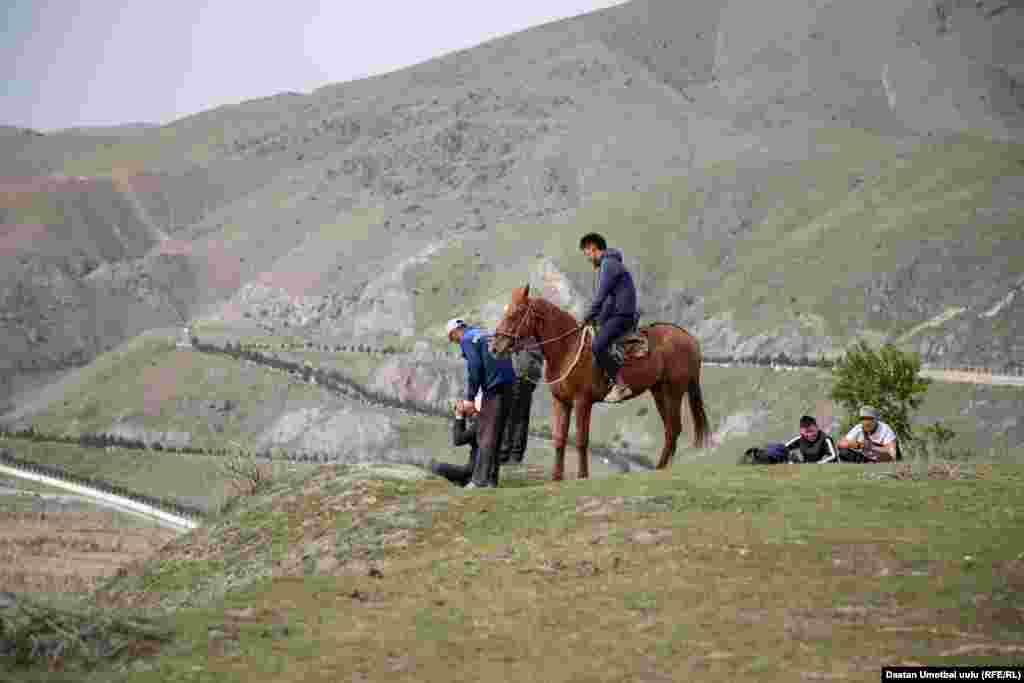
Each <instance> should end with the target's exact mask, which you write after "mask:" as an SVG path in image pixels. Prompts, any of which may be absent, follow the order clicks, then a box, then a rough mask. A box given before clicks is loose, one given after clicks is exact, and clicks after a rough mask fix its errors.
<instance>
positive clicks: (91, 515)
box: [0, 511, 177, 594]
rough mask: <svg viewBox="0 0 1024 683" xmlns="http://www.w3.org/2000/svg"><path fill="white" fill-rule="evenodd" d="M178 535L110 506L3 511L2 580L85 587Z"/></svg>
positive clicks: (38, 586)
mask: <svg viewBox="0 0 1024 683" xmlns="http://www.w3.org/2000/svg"><path fill="white" fill-rule="evenodd" d="M176 536H177V533H176V532H174V531H171V530H168V529H162V528H160V527H157V526H155V525H147V524H134V525H133V524H130V523H125V522H124V521H123V519H122V518H120V516H118V515H116V514H115V513H111V512H99V511H97V512H63V513H62V512H41V513H40V512H0V585H3V586H4V587H5V589H6V590H10V591H14V592H48V593H50V592H52V593H62V594H68V593H70V594H74V593H82V592H87V591H89V590H91V589H92V588H93V586H94V585H95V582H96V581H98V580H100V579H102V578H104V577H107V576H112V575H114V574H116V573H117V571H118V569H119V568H121V567H124V566H125V565H128V564H130V563H131V562H133V561H135V560H136V559H138V558H139V557H146V556H149V555H151V554H153V553H154V552H156V551H157V550H158V549H159V548H160V547H162V546H163V545H165V544H166V543H167V542H169V541H171V540H172V539H174V538H175V537H176Z"/></svg>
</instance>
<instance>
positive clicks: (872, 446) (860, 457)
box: [839, 406, 899, 462]
mask: <svg viewBox="0 0 1024 683" xmlns="http://www.w3.org/2000/svg"><path fill="white" fill-rule="evenodd" d="M839 459H840V460H842V461H843V462H891V461H893V460H899V444H898V443H897V441H896V432H894V431H893V429H892V427H890V426H889V425H887V424H886V423H884V422H882V421H881V420H879V419H878V411H877V410H876V409H875V408H872V407H871V406H862V407H861V409H860V424H859V425H856V426H854V428H853V429H851V430H850V432H849V433H848V434H847V435H846V436H845V437H843V438H842V439H839Z"/></svg>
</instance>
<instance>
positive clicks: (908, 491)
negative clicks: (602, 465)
mask: <svg viewBox="0 0 1024 683" xmlns="http://www.w3.org/2000/svg"><path fill="white" fill-rule="evenodd" d="M888 469H889V468H887V467H886V466H878V467H875V468H863V467H855V466H851V467H839V468H813V467H800V466H795V467H789V466H782V467H776V468H752V467H747V468H742V467H721V466H712V465H695V466H691V467H686V468H677V469H675V470H673V471H670V472H664V473H644V474H630V475H625V476H613V477H608V478H605V479H601V480H591V481H589V482H569V483H565V484H562V485H549V486H541V487H526V488H518V489H509V490H501V489H499V490H497V491H495V492H483V493H470V492H460V491H454V490H452V489H451V488H449V487H448V486H447V484H445V483H444V482H439V481H437V480H436V479H431V478H428V479H422V476H421V474H419V473H417V472H414V471H412V470H408V469H406V468H401V467H390V468H381V467H371V468H345V467H341V468H325V469H324V470H322V471H321V472H320V473H318V474H317V475H316V476H315V477H313V478H308V477H306V478H296V479H293V480H291V481H287V482H286V481H282V482H279V484H278V486H277V487H275V488H274V489H273V490H270V491H268V492H267V493H266V494H265V495H264V496H262V497H259V498H254V499H250V500H248V501H246V502H245V503H244V504H243V505H242V506H240V507H239V508H238V509H237V510H235V511H234V512H232V513H230V514H229V515H226V516H224V517H223V518H222V519H220V520H218V521H217V522H216V523H214V524H212V525H211V526H209V527H208V528H206V529H203V530H200V531H197V532H194V533H193V534H191V535H190V536H188V537H183V538H182V539H179V540H177V541H175V542H173V543H172V544H170V545H168V546H167V547H165V548H164V549H163V550H162V551H161V553H160V554H159V556H158V557H156V558H154V559H152V560H150V561H148V562H146V563H144V564H142V565H140V566H137V567H134V568H132V569H131V570H130V571H129V573H128V576H126V577H121V578H115V579H112V580H111V581H109V582H108V583H107V585H106V586H105V587H104V588H103V589H102V590H101V591H100V593H99V594H98V595H97V596H96V598H95V599H93V600H92V601H94V602H99V603H102V604H108V605H116V606H119V607H132V608H139V607H141V606H147V607H148V608H150V609H156V608H157V607H159V606H160V605H163V606H164V607H168V608H170V607H176V608H177V611H174V612H171V613H169V614H170V619H171V621H172V623H173V624H174V626H175V628H176V630H177V632H178V633H179V634H180V640H179V641H178V643H177V644H176V645H174V646H173V647H169V648H167V649H165V650H164V653H163V656H162V657H161V658H159V659H156V660H153V661H151V662H148V663H143V664H140V665H137V667H136V668H137V671H135V672H134V673H132V674H130V675H118V674H108V673H104V674H103V675H102V677H93V678H92V679H91V680H104V681H120V680H125V681H127V680H131V681H137V682H144V681H158V680H159V681H181V682H184V681H243V680H244V681H271V680H273V681H291V680H295V681H298V680H302V681H319V680H323V681H328V680H329V681H336V680H373V681H376V680H417V681H435V680H436V681H469V680H480V679H496V680H545V681H569V680H584V679H585V680H592V681H621V680H640V679H644V680H679V679H681V678H694V677H696V678H699V679H700V680H706V681H726V680H730V681H731V680H735V679H736V677H737V676H738V675H740V676H747V677H749V676H753V677H755V678H756V679H758V680H792V679H799V678H801V677H804V678H807V677H822V676H828V677H844V678H850V679H853V680H867V679H868V678H870V677H876V676H877V675H878V673H877V672H878V669H879V667H881V666H883V665H887V664H889V665H892V664H900V663H902V664H911V663H913V664H944V665H966V664H980V663H1000V664H1004V665H1005V664H1008V663H1012V662H1020V661H1021V660H1022V659H1024V652H1022V651H1021V649H1020V645H1019V643H1020V640H1021V638H1022V637H1024V620H1022V618H1021V616H1020V615H1021V609H1022V607H1024V603H1022V602H1021V597H1020V596H1021V595H1022V592H1021V587H1022V586H1024V584H1022V581H1024V542H1022V540H1021V539H1024V534H1022V533H1021V531H1024V528H1022V518H1021V515H1020V507H1021V503H1022V502H1024V500H1022V495H1024V494H1022V493H1021V491H1022V488H1021V483H1022V477H1024V472H1022V470H1021V469H1020V467H1016V466H994V467H993V466H988V467H984V468H978V469H976V470H974V471H972V472H970V473H969V474H971V475H972V476H971V477H970V478H968V479H959V480H910V479H904V480H896V479H889V480H878V479H869V478H865V477H864V476H862V475H864V474H865V473H866V472H875V473H878V472H884V471H888ZM318 539H319V540H318ZM370 569H372V571H370ZM368 571H370V575H368V574H367V572H368ZM143 669H148V670H143ZM83 680H85V679H83Z"/></svg>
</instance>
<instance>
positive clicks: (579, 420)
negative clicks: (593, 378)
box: [576, 399, 594, 479]
mask: <svg viewBox="0 0 1024 683" xmlns="http://www.w3.org/2000/svg"><path fill="white" fill-rule="evenodd" d="M593 407H594V404H593V403H591V402H590V401H588V400H586V399H581V400H579V401H578V402H577V403H576V453H577V454H578V455H579V458H580V465H579V475H578V478H579V479H588V478H590V455H589V454H588V453H587V446H588V445H589V444H590V413H591V411H592V410H593Z"/></svg>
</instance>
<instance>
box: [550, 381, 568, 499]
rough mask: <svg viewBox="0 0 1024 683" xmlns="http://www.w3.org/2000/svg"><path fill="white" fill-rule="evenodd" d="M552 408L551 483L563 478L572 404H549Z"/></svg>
mask: <svg viewBox="0 0 1024 683" xmlns="http://www.w3.org/2000/svg"><path fill="white" fill-rule="evenodd" d="M551 405H552V407H553V408H554V415H553V416H552V421H553V422H554V426H555V429H554V433H553V436H554V438H555V468H554V470H553V471H552V472H551V481H562V479H564V478H565V444H566V442H567V441H568V439H569V420H570V418H571V417H572V404H571V403H564V402H562V401H559V400H558V399H557V398H556V399H555V400H553V401H552V402H551Z"/></svg>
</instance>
